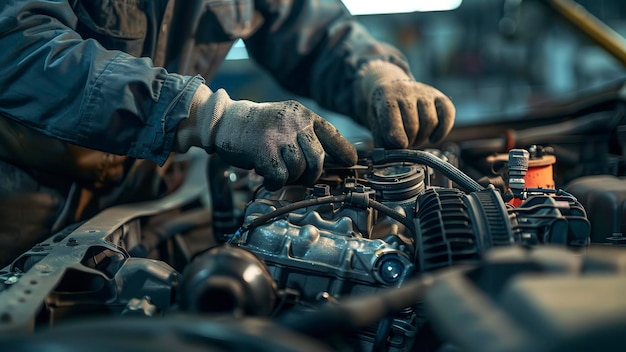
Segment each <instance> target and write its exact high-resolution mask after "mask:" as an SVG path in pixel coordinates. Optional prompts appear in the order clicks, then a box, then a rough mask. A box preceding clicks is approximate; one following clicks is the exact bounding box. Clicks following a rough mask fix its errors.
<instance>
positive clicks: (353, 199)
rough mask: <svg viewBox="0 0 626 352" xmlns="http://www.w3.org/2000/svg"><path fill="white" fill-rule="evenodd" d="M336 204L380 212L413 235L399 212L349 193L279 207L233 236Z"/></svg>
mask: <svg viewBox="0 0 626 352" xmlns="http://www.w3.org/2000/svg"><path fill="white" fill-rule="evenodd" d="M336 202H345V203H347V204H350V205H355V206H361V207H363V208H366V207H371V208H374V209H376V210H378V211H380V212H381V213H383V214H385V215H387V216H389V217H391V218H392V219H394V220H396V221H398V222H400V223H401V224H402V225H404V226H405V227H406V228H407V229H408V230H409V231H411V233H412V234H413V235H415V226H413V223H412V222H411V220H409V219H407V217H406V216H404V215H402V214H400V213H399V212H397V211H395V210H393V209H392V208H390V207H388V206H386V205H384V204H382V203H379V202H377V201H375V200H373V199H371V198H369V195H367V194H365V193H349V194H342V195H339V196H329V197H320V198H312V199H306V200H302V201H299V202H295V203H291V204H289V205H286V206H284V207H280V208H278V209H276V210H274V211H271V212H269V213H267V214H263V215H261V216H259V217H258V218H256V219H254V220H252V221H251V222H250V223H249V224H248V225H243V226H242V227H241V228H240V229H239V230H238V231H237V233H236V234H235V235H237V234H239V235H241V234H243V233H244V232H246V231H252V230H253V229H254V228H256V227H258V226H261V225H263V224H265V223H267V222H268V221H270V220H271V219H274V218H276V217H278V216H281V215H284V214H287V213H290V212H292V211H295V210H298V209H302V208H306V207H309V206H314V205H320V204H329V203H336Z"/></svg>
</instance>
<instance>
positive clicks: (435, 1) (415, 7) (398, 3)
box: [342, 0, 463, 15]
mask: <svg viewBox="0 0 626 352" xmlns="http://www.w3.org/2000/svg"><path fill="white" fill-rule="evenodd" d="M342 1H343V3H344V5H346V7H347V8H348V10H350V13H352V14H353V15H378V14H387V13H408V12H429V11H449V10H454V9H456V8H457V7H459V6H461V3H462V2H463V0H382V1H380V0H342Z"/></svg>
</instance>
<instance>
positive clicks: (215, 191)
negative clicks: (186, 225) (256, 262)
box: [207, 154, 237, 242]
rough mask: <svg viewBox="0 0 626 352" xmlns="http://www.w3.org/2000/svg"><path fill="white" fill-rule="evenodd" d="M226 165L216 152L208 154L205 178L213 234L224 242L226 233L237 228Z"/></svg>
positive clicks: (219, 240) (217, 239)
mask: <svg viewBox="0 0 626 352" xmlns="http://www.w3.org/2000/svg"><path fill="white" fill-rule="evenodd" d="M228 167H229V165H228V164H227V163H226V162H224V161H223V160H222V158H220V157H219V156H218V155H217V154H212V155H210V156H209V162H208V163H207V180H208V182H209V187H210V190H209V194H210V195H211V209H212V211H211V215H212V219H213V236H214V237H215V239H216V241H218V242H224V241H225V240H226V237H225V236H226V234H229V233H233V231H235V230H236V229H237V224H236V219H235V211H234V209H235V205H234V201H233V190H232V187H231V185H230V182H229V180H228V178H227V176H226V175H227V169H228Z"/></svg>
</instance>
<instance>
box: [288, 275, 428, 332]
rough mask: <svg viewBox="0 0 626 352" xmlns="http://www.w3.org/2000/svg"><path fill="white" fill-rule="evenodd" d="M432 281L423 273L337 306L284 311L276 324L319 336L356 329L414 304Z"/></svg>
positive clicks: (347, 300)
mask: <svg viewBox="0 0 626 352" xmlns="http://www.w3.org/2000/svg"><path fill="white" fill-rule="evenodd" d="M432 282H433V277H431V276H428V275H422V276H420V277H418V278H413V279H411V280H409V281H407V282H405V283H404V284H402V286H400V287H396V288H388V289H385V290H382V291H379V292H377V293H376V294H372V295H364V296H361V297H355V298H348V299H346V300H345V301H342V302H340V303H339V304H336V305H335V304H333V305H325V306H321V308H320V309H318V310H315V311H313V312H310V313H306V314H303V313H302V312H299V313H286V314H285V315H284V316H282V317H281V318H280V319H278V324H280V325H283V326H288V327H289V328H290V329H292V330H294V331H297V332H300V333H303V334H306V335H309V336H312V337H318V338H319V337H327V336H328V335H329V334H332V333H337V332H345V331H356V330H358V329H362V328H365V327H367V326H370V325H372V324H375V323H377V322H378V321H380V320H381V319H383V318H384V317H387V316H389V315H390V314H393V313H395V312H398V311H400V310H401V309H404V308H406V307H410V306H411V305H413V304H415V303H416V302H417V301H419V300H420V299H421V297H422V295H423V294H424V292H425V291H426V290H427V289H428V288H429V287H430V286H431V284H432Z"/></svg>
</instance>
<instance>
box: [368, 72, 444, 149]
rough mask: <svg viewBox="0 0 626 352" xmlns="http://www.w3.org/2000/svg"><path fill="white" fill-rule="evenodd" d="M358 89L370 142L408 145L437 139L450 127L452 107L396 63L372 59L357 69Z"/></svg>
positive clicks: (440, 94) (376, 144)
mask: <svg viewBox="0 0 626 352" xmlns="http://www.w3.org/2000/svg"><path fill="white" fill-rule="evenodd" d="M359 77H360V79H359V84H358V87H357V89H359V92H358V94H361V97H363V98H364V99H363V100H364V101H366V102H367V107H366V108H367V110H366V111H365V115H366V116H365V121H362V122H363V123H364V124H365V125H366V126H367V127H369V129H370V130H371V132H372V134H373V136H374V145H375V146H377V147H385V148H408V147H416V146H419V145H421V144H424V142H426V141H427V140H429V139H430V142H432V143H437V142H439V141H441V140H442V139H443V138H444V137H445V136H446V135H447V134H448V133H449V132H450V130H451V129H452V125H453V124H454V115H455V108H454V105H453V104H452V102H451V101H450V99H449V98H448V97H447V96H446V95H444V94H443V93H441V92H440V91H438V90H437V89H435V88H433V87H431V86H429V85H426V84H423V83H420V82H417V81H415V80H414V79H413V78H412V77H410V76H409V75H408V74H407V73H406V72H405V71H404V70H402V69H401V68H400V67H399V66H396V65H394V64H392V63H389V62H385V61H380V60H375V61H371V62H369V63H367V64H365V65H364V66H363V68H361V70H360V71H359Z"/></svg>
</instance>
